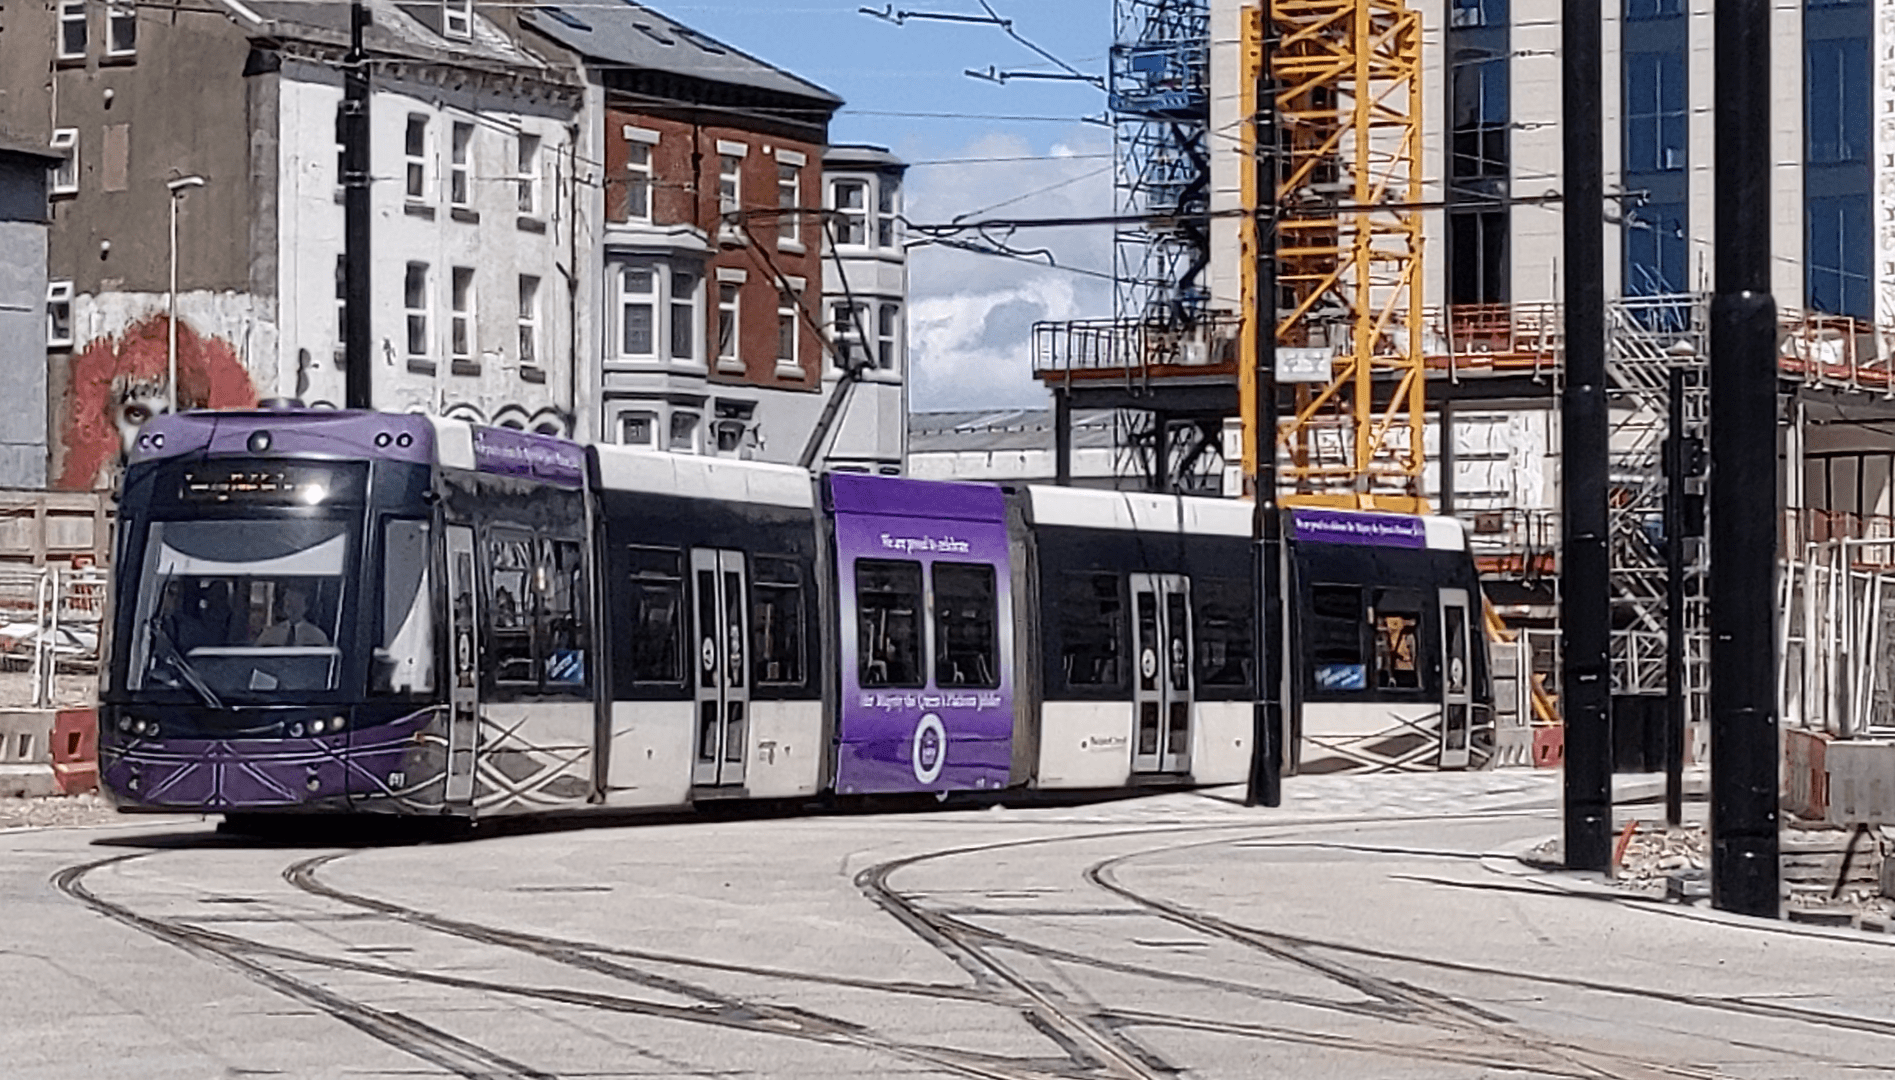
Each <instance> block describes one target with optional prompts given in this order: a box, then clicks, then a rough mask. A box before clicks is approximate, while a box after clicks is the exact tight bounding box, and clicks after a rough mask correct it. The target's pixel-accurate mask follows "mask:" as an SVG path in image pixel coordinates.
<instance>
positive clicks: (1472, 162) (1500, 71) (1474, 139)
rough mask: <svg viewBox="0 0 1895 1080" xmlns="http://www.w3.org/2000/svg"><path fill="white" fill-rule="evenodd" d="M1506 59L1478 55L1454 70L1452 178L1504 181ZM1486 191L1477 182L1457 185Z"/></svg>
mask: <svg viewBox="0 0 1895 1080" xmlns="http://www.w3.org/2000/svg"><path fill="white" fill-rule="evenodd" d="M1509 78H1510V72H1509V70H1508V64H1507V58H1506V57H1504V56H1479V57H1477V58H1475V59H1472V60H1468V61H1465V62H1463V63H1462V64H1460V65H1457V66H1456V68H1455V69H1454V74H1453V82H1454V116H1453V121H1454V162H1453V170H1452V173H1453V177H1454V179H1455V180H1461V181H1466V180H1505V179H1506V177H1507V172H1508V169H1507V126H1508V122H1509V118H1510V109H1509V101H1508V90H1509V86H1508V80H1509ZM1457 186H1462V187H1464V189H1467V190H1473V191H1476V192H1479V193H1482V194H1486V193H1487V192H1484V191H1483V190H1482V188H1481V187H1480V186H1479V185H1457Z"/></svg>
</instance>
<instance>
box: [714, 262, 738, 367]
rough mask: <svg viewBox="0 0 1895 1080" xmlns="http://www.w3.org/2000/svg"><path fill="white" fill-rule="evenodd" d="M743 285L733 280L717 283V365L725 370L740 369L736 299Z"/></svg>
mask: <svg viewBox="0 0 1895 1080" xmlns="http://www.w3.org/2000/svg"><path fill="white" fill-rule="evenodd" d="M742 290H743V286H742V285H739V284H737V283H735V282H729V281H720V282H718V284H717V366H718V367H720V368H725V369H727V370H733V371H742V370H743V366H744V362H743V357H741V356H739V355H738V352H737V342H738V340H739V339H738V315H739V304H738V300H739V298H740V297H741V296H742V295H743V292H742Z"/></svg>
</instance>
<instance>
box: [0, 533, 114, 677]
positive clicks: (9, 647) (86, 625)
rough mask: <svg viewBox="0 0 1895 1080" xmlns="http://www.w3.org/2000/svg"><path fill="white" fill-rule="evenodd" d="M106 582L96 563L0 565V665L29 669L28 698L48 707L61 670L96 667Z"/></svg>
mask: <svg viewBox="0 0 1895 1080" xmlns="http://www.w3.org/2000/svg"><path fill="white" fill-rule="evenodd" d="M107 606H108V580H107V575H106V573H105V572H104V571H102V570H99V569H97V568H94V567H82V568H67V567H62V566H57V565H53V566H41V567H0V669H5V670H9V671H29V672H31V679H32V687H31V691H30V694H29V695H28V697H29V699H30V700H28V701H26V702H23V703H21V704H26V705H30V706H32V707H35V708H50V707H52V706H53V705H54V704H55V703H56V700H57V698H58V693H57V689H56V686H55V682H54V677H55V675H56V674H58V673H60V672H72V673H83V672H90V671H97V670H98V664H99V657H100V655H101V653H100V643H101V641H102V639H103V637H104V633H105V626H106V621H107V616H106V609H107Z"/></svg>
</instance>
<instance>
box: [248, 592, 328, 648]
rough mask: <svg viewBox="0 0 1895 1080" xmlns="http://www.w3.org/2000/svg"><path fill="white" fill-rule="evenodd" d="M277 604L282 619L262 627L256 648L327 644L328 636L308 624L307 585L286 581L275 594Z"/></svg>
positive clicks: (314, 625)
mask: <svg viewBox="0 0 1895 1080" xmlns="http://www.w3.org/2000/svg"><path fill="white" fill-rule="evenodd" d="M277 605H278V607H279V608H280V612H281V615H282V618H281V619H279V620H278V621H276V622H273V623H271V624H270V625H268V626H266V627H264V628H263V632H262V633H260V634H258V635H257V645H258V647H260V648H282V647H284V646H292V645H296V646H315V647H323V646H327V645H328V644H329V635H328V634H325V633H323V631H322V628H321V627H320V626H317V625H316V624H315V623H313V622H310V621H309V586H307V585H304V584H301V583H299V582H294V581H292V582H285V583H284V585H283V587H282V590H281V591H280V592H279V593H278V595H277Z"/></svg>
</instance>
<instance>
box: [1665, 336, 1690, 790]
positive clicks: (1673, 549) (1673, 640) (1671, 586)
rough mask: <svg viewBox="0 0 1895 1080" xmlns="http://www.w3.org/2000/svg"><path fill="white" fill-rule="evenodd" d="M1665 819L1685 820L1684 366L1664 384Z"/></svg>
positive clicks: (1675, 371) (1675, 368)
mask: <svg viewBox="0 0 1895 1080" xmlns="http://www.w3.org/2000/svg"><path fill="white" fill-rule="evenodd" d="M1665 393H1666V401H1665V407H1666V427H1665V821H1666V822H1667V823H1668V824H1671V825H1678V824H1680V823H1681V822H1682V821H1683V820H1684V690H1685V687H1684V484H1685V475H1686V472H1687V470H1686V468H1685V436H1684V395H1685V370H1684V368H1682V367H1673V368H1672V369H1671V373H1670V381H1669V382H1668V383H1667V385H1666V387H1665Z"/></svg>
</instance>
